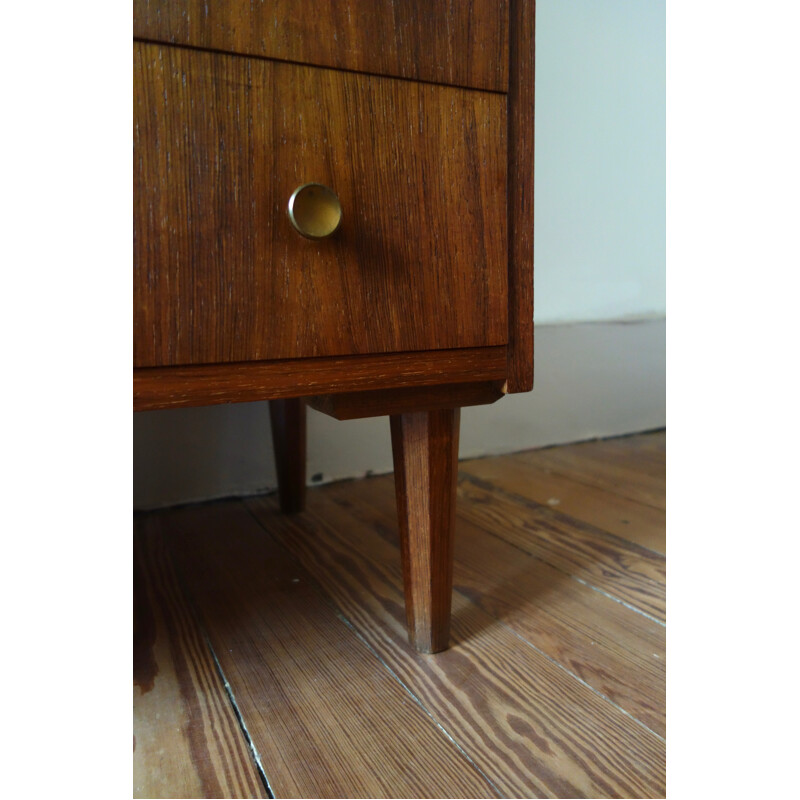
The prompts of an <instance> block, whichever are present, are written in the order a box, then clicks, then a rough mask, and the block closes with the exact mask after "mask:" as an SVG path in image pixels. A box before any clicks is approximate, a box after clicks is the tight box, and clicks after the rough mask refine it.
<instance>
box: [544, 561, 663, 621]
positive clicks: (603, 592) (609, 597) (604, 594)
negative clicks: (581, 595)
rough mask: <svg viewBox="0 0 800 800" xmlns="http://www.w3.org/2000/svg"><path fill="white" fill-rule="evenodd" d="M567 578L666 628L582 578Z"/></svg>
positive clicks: (648, 615) (655, 619)
mask: <svg viewBox="0 0 800 800" xmlns="http://www.w3.org/2000/svg"><path fill="white" fill-rule="evenodd" d="M535 557H536V556H533V558H535ZM556 569H557V568H556ZM569 577H570V578H572V580H574V581H577V582H578V583H580V584H581V585H583V586H586V587H587V588H588V589H591V590H592V591H594V592H597V593H598V594H601V595H603V597H607V598H608V599H609V600H613V601H614V602H615V603H619V604H620V605H621V606H625V608H629V609H630V610H631V611H635V612H636V613H637V614H641V615H642V616H643V617H646V618H647V619H649V620H650V621H651V622H655V623H656V624H657V625H660V626H661V627H662V628H666V627H667V623H666V622H664V621H663V620H660V619H658V617H654V616H652V615H651V614H648V613H647V612H646V611H642V609H641V608H636V606H633V605H631V604H630V603H629V602H627V601H626V600H621V599H620V598H619V597H614V595H613V594H609V593H608V592H606V591H605V590H604V589H600V588H598V587H597V586H594V585H593V584H591V583H588V582H587V581H585V580H583V578H579V577H578V576H577V575H570V576H569Z"/></svg>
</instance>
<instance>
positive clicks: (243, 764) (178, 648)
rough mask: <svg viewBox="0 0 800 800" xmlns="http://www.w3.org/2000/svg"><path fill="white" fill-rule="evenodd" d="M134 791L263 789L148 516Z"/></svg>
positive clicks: (139, 572)
mask: <svg viewBox="0 0 800 800" xmlns="http://www.w3.org/2000/svg"><path fill="white" fill-rule="evenodd" d="M133 685H134V688H133V742H134V749H133V796H134V797H269V795H268V794H267V792H266V789H265V787H264V785H263V784H262V781H261V778H260V776H259V774H258V771H257V769H256V765H255V762H254V761H253V759H252V756H251V754H250V750H249V747H248V744H247V741H246V739H245V736H244V734H243V732H242V730H241V727H240V725H239V722H238V720H237V719H236V715H235V712H234V709H233V707H232V706H231V703H230V701H229V699H228V696H227V693H226V691H225V687H224V685H223V682H222V679H221V678H220V677H219V675H218V673H217V670H216V667H215V664H214V661H213V657H212V655H211V653H210V652H209V649H208V646H207V644H206V642H205V638H204V635H203V632H202V630H201V629H200V628H199V626H198V624H197V622H196V620H195V618H194V616H193V613H192V611H191V609H190V608H189V606H188V605H187V602H186V600H185V598H184V596H183V593H182V592H181V589H180V587H179V585H178V581H177V577H176V573H175V568H174V564H173V563H172V560H171V558H170V556H169V553H168V551H167V550H166V548H165V546H164V542H163V540H162V538H161V536H160V535H159V532H158V530H157V526H156V525H154V524H153V518H148V517H139V518H138V519H137V523H136V532H135V535H134V624H133Z"/></svg>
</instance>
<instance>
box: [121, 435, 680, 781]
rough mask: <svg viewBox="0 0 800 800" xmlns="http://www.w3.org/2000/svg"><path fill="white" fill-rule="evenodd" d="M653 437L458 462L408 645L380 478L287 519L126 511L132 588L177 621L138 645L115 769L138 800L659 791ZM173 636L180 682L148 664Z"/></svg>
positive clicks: (660, 472)
mask: <svg viewBox="0 0 800 800" xmlns="http://www.w3.org/2000/svg"><path fill="white" fill-rule="evenodd" d="M387 435H388V434H387ZM665 447H666V443H665V435H664V433H663V432H660V433H655V434H647V435H641V436H632V437H624V438H620V439H615V440H608V441H600V442H588V443H582V444H578V445H568V446H565V447H557V448H547V449H545V450H539V451H529V452H526V453H519V454H514V455H511V456H502V457H498V458H487V459H477V460H473V461H465V462H462V463H461V464H460V465H459V466H460V477H459V486H458V492H459V498H458V507H457V526H456V564H455V590H454V598H453V624H452V628H453V631H452V642H451V647H450V649H449V650H447V651H445V652H444V653H439V654H437V655H434V656H430V655H420V654H418V653H416V652H414V651H413V650H411V649H410V648H409V646H408V643H407V638H406V632H405V617H404V611H403V595H402V572H401V568H400V560H399V550H398V534H397V521H396V514H395V508H394V494H393V482H392V477H391V476H379V477H373V478H368V479H364V480H359V481H351V482H341V483H337V484H331V485H328V486H323V487H317V488H314V489H312V490H309V492H308V500H307V508H306V510H305V511H304V512H303V513H301V514H297V515H284V514H281V513H280V511H279V509H278V504H277V498H276V497H274V496H264V497H257V498H249V499H246V500H231V501H224V502H217V503H209V504H201V505H196V506H190V507H186V508H181V509H172V510H168V511H165V512H157V513H150V514H146V515H140V516H139V518H138V519H137V533H136V540H135V541H136V548H137V549H136V552H137V554H140V555H137V558H138V561H137V562H136V563H140V562H141V561H142V556H141V554H142V553H145V554H148V553H150V554H153V553H155V554H157V555H156V556H154V555H150V556H148V558H150V560H151V561H152V562H153V563H163V564H165V565H167V566H166V567H165V568H164V569H161V570H160V571H159V570H155V571H154V570H153V569H150V570H149V572H148V571H145V570H142V569H139V570H138V574H137V583H139V584H142V585H143V586H144V592H145V595H146V597H148V598H149V605H150V606H152V607H153V608H152V609H151V616H153V617H155V618H157V619H159V620H160V619H161V616H163V615H170V614H172V615H173V616H174V615H175V614H177V613H178V612H177V611H176V609H180V616H181V618H182V619H185V621H186V624H185V625H184V628H185V631H184V633H183V634H181V635H180V636H179V637H178V640H179V644H177V645H176V643H175V642H174V641H173V640H174V639H175V637H176V635H177V634H176V626H175V625H174V624H173V625H169V624H165V623H160V624H157V625H156V630H157V634H156V635H153V634H152V633H151V634H150V636H149V638H150V639H154V640H155V641H154V643H152V642H151V644H150V648H151V650H152V651H153V652H154V653H158V654H159V655H158V659H159V667H160V670H159V672H158V673H157V674H156V675H155V676H154V677H155V679H154V681H152V682H153V683H154V686H152V687H150V688H149V690H148V691H147V692H143V691H142V689H141V686H138V687H137V686H136V685H135V687H134V729H135V733H136V735H137V739H136V750H135V753H134V776H135V778H136V776H137V774H138V775H149V776H150V778H149V781H150V782H149V784H147V786H148V787H155V788H158V790H159V793H152V791H150V792H149V793H148V791H145V793H141V792H139V793H137V791H136V787H135V791H134V794H135V796H150V797H216V796H241V797H256V796H259V797H260V796H269V794H266V792H270V793H271V794H272V795H273V796H275V797H496V796H502V797H663V796H664V795H665V791H666V787H665V729H666V719H665V699H664V694H665V688H664V687H665V617H666V603H665V581H666V578H665V557H664V552H665V548H664V530H663V527H664V516H663V513H664V480H665V476H664V459H665ZM541 475H545V476H547V478H548V480H549V481H550V482H549V483H547V482H544V481H543V482H542V485H540V484H539V483H538V482H537V481H538V476H541ZM554 486H555V487H557V488H559V498H558V499H560V500H561V501H562V502H559V503H558V504H553V503H548V502H547V501H548V500H550V499H552V498H553V494H552V489H553V487H554ZM565 487H567V488H566V489H565ZM576 487H577V488H576ZM567 489H568V490H569V491H567ZM603 498H605V500H606V502H607V506H606V507H604V506H603ZM643 509H644V510H643ZM651 512H654V513H651ZM621 513H624V514H625V517H621V516H620V514H621ZM659 515H660V516H659ZM620 519H628V523H627V525H620V524H619V522H620ZM659 525H660V529H659ZM145 561H146V559H145ZM154 586H158V587H161V588H160V589H159V591H156V590H155V589H154V588H153V587H154ZM165 587H167V588H168V591H167V588H165ZM140 594H141V590H140ZM159 615H161V616H159ZM140 627H142V626H140ZM151 627H152V626H151ZM144 629H145V630H150V629H149V628H148V627H147V626H144ZM186 631H191V635H190V634H189V633H186ZM145 638H147V637H145ZM189 639H191V642H192V643H193V644H192V653H193V655H192V658H191V659H186V658H184V659H183V660H184V662H186V663H189V662H191V663H192V664H204V665H205V666H202V667H195V673H196V677H194V678H193V679H191V680H188V681H187V679H186V678H185V677H183V678H182V679H180V677H179V676H178V674H177V671H176V670H175V669H172V670H170V669H164V668H161V664H162V662H163V663H164V664H166V663H167V662H169V660H170V656H169V653H173V654H174V653H180V652H181V651H182V649H184V650H185V649H186V648H187V647H188V645H187V644H186V642H187V641H188V640H189ZM201 645H202V646H201ZM203 650H204V652H201V651H203ZM178 661H180V659H178ZM173 662H176V659H175V658H174V657H172V662H170V663H173ZM217 664H218V669H219V671H221V673H222V675H224V678H225V681H226V682H227V686H225V684H223V683H222V679H221V678H220V677H219V674H218V672H217V666H216V665H217ZM141 671H142V670H141V667H140V669H139V672H140V673H141ZM151 672H152V670H151ZM197 676H202V677H203V681H204V683H202V685H201V680H200V678H199V677H197ZM146 677H147V671H146V670H145V678H146ZM151 677H152V676H151ZM214 678H216V683H215V682H214ZM140 680H141V676H140ZM187 686H189V687H192V691H190V692H188V694H187V689H186V687H187ZM155 692H158V694H157V695H156V694H154V693H155ZM204 692H205V693H207V694H208V696H209V697H210V698H211V699H210V700H203V699H202V697H203V693H204ZM156 696H158V698H159V700H158V703H155V702H153V701H152V700H148V698H154V697H156ZM187 697H190V698H191V697H194V702H195V705H196V706H197V708H199V707H200V706H202V705H203V703H205V706H203V708H206V709H208V708H212V707H213V709H215V710H214V711H213V713H212V712H210V711H208V710H205V711H202V713H200V712H198V710H197V708H195V707H194V706H192V705H191V703H189V704H188V705H187V699H186V698H187ZM223 701H225V702H223ZM225 703H227V710H225ZM198 704H199V705H198ZM233 704H235V708H234V705H233ZM237 715H238V716H237ZM159 716H160V717H165V718H167V719H169V724H168V725H163V726H161V728H158V726H157V725H156V724H155V723H154V722H153V719H154V717H159ZM198 719H199V720H201V723H200V724H199V727H198V730H200V731H204V732H205V733H204V734H201V736H200V740H201V741H211V740H212V738H213V737H212V736H211V735H210V733H209V731H215V730H217V729H224V730H225V731H226V735H225V737H219V736H217V738H216V740H215V741H217V742H218V744H217V745H216V746H217V748H218V750H219V748H220V744H219V742H224V744H225V746H224V747H222V749H221V750H220V753H221V755H217V756H215V758H216V759H217V761H216V762H213V764H212V767H211V768H210V771H211V773H212V774H214V775H215V776H216V777H215V779H214V780H216V784H213V785H212V783H209V782H208V781H207V782H206V783H204V782H203V780H201V779H199V778H198V777H197V776H196V775H195V776H194V777H192V776H193V775H194V773H197V772H198V767H197V763H196V762H198V758H197V754H196V748H195V750H193V749H192V747H191V746H189V745H187V743H186V742H187V739H186V735H185V731H186V730H188V729H189V728H190V727H191V722H192V720H195V721H196V720H198ZM239 720H241V721H239ZM237 723H238V724H237ZM145 729H153V730H156V729H157V730H156V733H154V734H152V735H151V744H150V745H149V747H148V748H145V747H143V745H142V736H141V733H140V731H142V730H145ZM234 733H235V735H234ZM173 740H174V741H173ZM251 744H252V752H251ZM215 752H217V751H215ZM253 753H255V754H256V755H255V756H254V755H253ZM226 759H227V760H226ZM211 761H213V759H212V760H211ZM199 763H200V772H201V773H202V769H203V768H204V767H203V765H204V764H208V763H210V762H209V760H208V759H206V760H205V761H204V760H203V759H202V758H201V759H199ZM248 765H249V769H248V768H247V767H248ZM234 766H235V769H234ZM260 770H263V776H264V778H263V781H261V780H260V774H259V773H260ZM220 776H221V777H220ZM231 776H234V777H235V776H238V777H237V778H236V779H235V780H234V777H231ZM193 781H194V782H193ZM237 781H238V782H237ZM265 784H266V785H265ZM225 791H228V792H229V793H227V794H226V793H224V792H225ZM237 792H238V794H237ZM259 792H260V793H259Z"/></svg>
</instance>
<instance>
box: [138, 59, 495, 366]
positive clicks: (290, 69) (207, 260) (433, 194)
mask: <svg viewBox="0 0 800 800" xmlns="http://www.w3.org/2000/svg"><path fill="white" fill-rule="evenodd" d="M134 86H135V89H134V326H135V328H134V343H135V350H134V365H135V366H160V365H178V364H202V363H218V362H233V361H247V360H254V359H255V360H261V359H276V358H302V357H310V356H336V355H349V354H355V353H387V352H398V351H408V350H434V349H443V348H448V349H449V348H459V347H479V346H484V345H499V344H505V343H506V342H507V340H508V333H507V269H508V257H507V241H506V155H507V154H506V141H505V135H506V107H505V105H506V104H505V97H504V96H503V95H500V94H494V93H490V92H478V91H473V90H467V89H458V88H453V87H448V86H437V85H434V84H425V83H415V82H412V81H404V80H396V79H393V78H383V77H376V76H372V75H359V74H357V73H351V72H340V71H337V70H328V69H320V68H316V67H307V66H302V65H296V64H287V63H282V62H272V61H268V60H265V59H249V58H244V57H238V56H229V55H225V54H218V53H208V52H205V51H200V50H189V49H184V48H175V47H166V46H161V45H152V44H141V43H136V44H135V45H134ZM308 182H318V183H322V184H325V185H326V186H330V187H331V188H332V189H333V190H334V191H335V192H337V193H338V195H339V198H340V201H341V204H342V208H343V218H342V223H341V227H340V228H339V230H338V231H337V232H336V233H335V234H333V236H331V237H330V238H328V239H323V240H318V241H315V240H309V239H305V238H303V237H302V236H300V235H299V234H298V233H297V232H296V231H295V230H294V228H293V227H292V225H291V223H290V221H289V219H288V215H287V203H288V200H289V197H290V196H291V194H292V192H293V191H294V189H295V188H296V187H297V186H299V185H301V184H305V183H308Z"/></svg>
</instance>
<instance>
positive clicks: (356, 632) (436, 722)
mask: <svg viewBox="0 0 800 800" xmlns="http://www.w3.org/2000/svg"><path fill="white" fill-rule="evenodd" d="M336 615H337V616H338V617H339V619H340V620H341V621H342V622H343V623H344V624H345V625H346V626H347V627H348V628H350V630H351V631H352V632H353V634H354V635H355V636H356V637H357V638H358V639H359V640H360V641H361V642H362V643H363V644H364V646H365V647H366V648H367V649H368V650H369V651H370V652H371V653H372V655H373V656H375V658H376V659H377V660H378V662H379V663H380V664H381V665H382V666H383V668H384V669H385V670H386V671H387V672H388V673H389V674H390V675H391V676H392V678H394V680H395V681H397V683H399V684H400V686H401V687H402V688H403V690H404V691H405V692H406V694H408V696H409V697H410V698H411V699H412V700H413V701H414V702H415V703H416V704H417V705H418V706H419V707H420V708H421V709H422V711H424V712H425V714H426V715H427V717H428V718H429V719H430V721H431V722H432V723H433V724H434V725H435V726H436V727H437V728H438V729H439V730H440V731H441V732H442V734H443V735H444V736H445V737H446V738H447V739H448V740H449V741H450V742H452V744H453V747H455V748H456V750H458V752H459V753H461V755H462V756H464V758H465V759H466V760H467V761H468V762H469V763H470V764H471V765H472V767H473V768H474V769H475V771H476V772H477V773H478V774H479V775H480V776H481V777H482V778H483V779H484V780H485V781H486V783H488V784H489V786H491V787H492V789H493V790H494V791H495V793H496V794H497V796H498V797H501V798H504V797H505V795H504V794H503V793H502V792H501V791H500V789H498V788H497V786H496V785H495V784H494V782H493V781H492V779H491V778H490V777H489V776H488V775H487V774H486V773H485V772H484V771H483V770H482V769H481V768H480V767H479V766H478V765H477V764H476V763H475V762H474V761H473V760H472V758H471V757H470V756H469V754H468V753H467V751H466V750H464V748H463V747H462V746H461V745H460V744H459V743H458V742H457V741H456V740H455V739H454V738H453V736H452V735H451V734H450V733H449V731H448V730H447V729H446V728H445V727H444V726H443V725H442V724H441V723H440V722H439V720H437V719H436V717H435V716H434V715H433V714H432V713H431V712H430V711H429V710H428V708H427V707H426V706H425V704H424V703H423V702H422V700H420V699H419V698H418V697H417V696H416V695H415V694H414V692H412V691H411V689H410V688H409V687H408V686H407V685H406V684H405V683H404V682H403V680H402V679H401V678H400V676H399V675H398V674H397V673H396V672H395V671H394V670H393V669H392V668H391V667H390V666H389V665H388V664H387V663H386V661H385V660H384V659H383V658H381V656H380V654H379V653H378V651H377V650H375V648H374V647H373V646H372V645H371V644H370V643H369V642H368V641H367V640H366V639H365V638H364V636H362V635H361V633H360V632H359V630H358V628H356V627H355V625H353V623H352V622H350V620H349V619H347V617H345V616H344V615H343V614H342V613H341V612H339V611H337V612H336Z"/></svg>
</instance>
